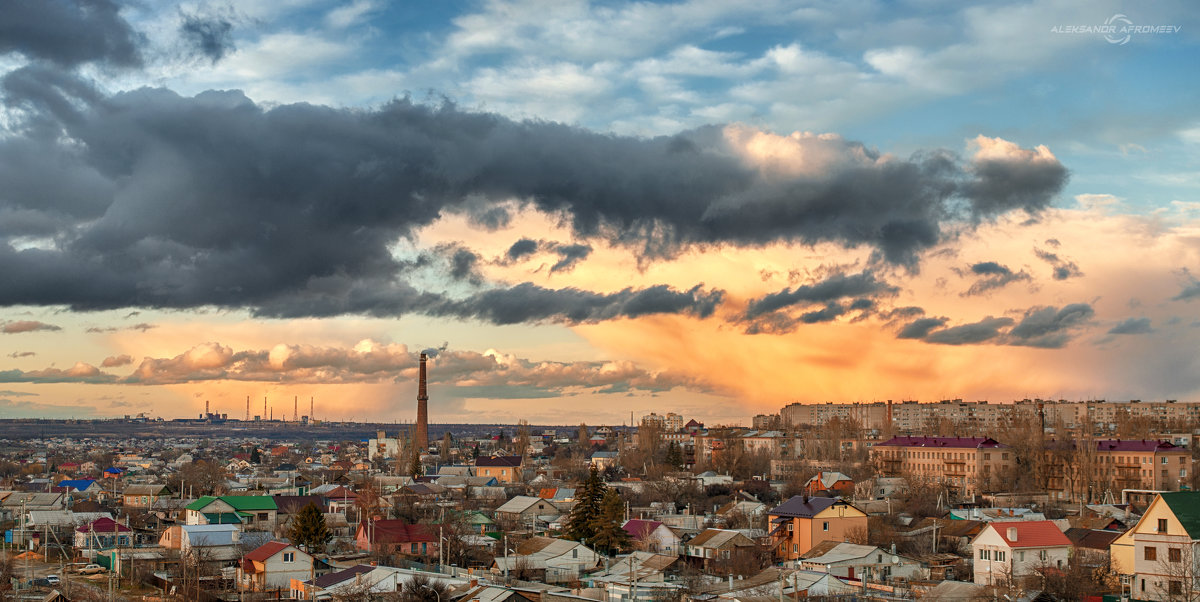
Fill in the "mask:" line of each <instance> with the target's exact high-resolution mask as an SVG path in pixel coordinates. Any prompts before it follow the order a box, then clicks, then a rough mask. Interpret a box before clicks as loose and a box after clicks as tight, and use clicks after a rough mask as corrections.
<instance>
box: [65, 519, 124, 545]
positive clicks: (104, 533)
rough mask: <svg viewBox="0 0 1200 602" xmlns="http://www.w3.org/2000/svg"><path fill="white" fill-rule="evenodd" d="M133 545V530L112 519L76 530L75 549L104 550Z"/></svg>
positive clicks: (95, 522) (99, 520)
mask: <svg viewBox="0 0 1200 602" xmlns="http://www.w3.org/2000/svg"><path fill="white" fill-rule="evenodd" d="M130 545H133V529H130V528H129V527H126V526H125V525H122V524H121V523H119V522H117V521H115V520H113V519H111V518H98V519H96V520H94V521H92V522H90V523H88V524H86V525H81V526H79V527H76V528H75V549H76V550H85V549H88V548H91V549H93V550H103V549H106V548H111V547H114V546H130Z"/></svg>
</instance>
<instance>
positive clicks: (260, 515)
mask: <svg viewBox="0 0 1200 602" xmlns="http://www.w3.org/2000/svg"><path fill="white" fill-rule="evenodd" d="M258 520H267V513H266V512H259V513H258Z"/></svg>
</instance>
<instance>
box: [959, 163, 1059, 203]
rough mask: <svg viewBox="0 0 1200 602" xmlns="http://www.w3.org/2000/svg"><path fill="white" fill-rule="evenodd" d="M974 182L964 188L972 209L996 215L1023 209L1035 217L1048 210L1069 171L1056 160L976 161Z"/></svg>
mask: <svg viewBox="0 0 1200 602" xmlns="http://www.w3.org/2000/svg"><path fill="white" fill-rule="evenodd" d="M973 172H974V175H975V178H974V179H972V180H970V181H969V182H967V183H966V185H965V191H964V192H965V195H966V196H967V198H968V199H970V202H971V207H972V209H973V210H974V211H975V212H976V213H977V214H980V215H995V214H997V213H1002V212H1005V211H1008V210H1010V209H1013V208H1015V207H1020V208H1023V209H1025V210H1026V211H1029V212H1031V213H1035V212H1037V211H1038V210H1040V209H1042V208H1045V207H1046V206H1047V205H1049V204H1050V201H1051V200H1053V198H1054V195H1056V194H1058V193H1059V191H1061V190H1062V187H1063V186H1064V185H1065V184H1066V183H1067V175H1068V174H1067V168H1066V167H1063V165H1062V164H1061V163H1059V162H1058V161H1057V160H1025V159H1022V158H1017V157H1006V158H988V159H982V160H979V161H976V162H975V164H974V166H973Z"/></svg>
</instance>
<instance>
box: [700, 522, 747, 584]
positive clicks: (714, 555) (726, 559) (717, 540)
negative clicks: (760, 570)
mask: <svg viewBox="0 0 1200 602" xmlns="http://www.w3.org/2000/svg"><path fill="white" fill-rule="evenodd" d="M756 550H757V546H756V545H755V544H754V541H753V540H751V539H750V538H749V537H746V536H745V535H742V534H741V533H739V532H738V531H732V530H729V529H705V530H703V531H701V532H700V534H699V535H697V536H695V537H693V538H692V539H691V540H690V541H688V542H687V543H686V545H684V546H683V557H684V558H685V559H686V560H687V561H688V562H689V563H691V564H693V565H696V566H697V567H699V568H701V569H702V570H704V571H706V572H713V573H722V574H723V573H732V572H735V571H734V567H744V566H748V565H750V564H753V562H754V558H753V557H754V553H755V552H756Z"/></svg>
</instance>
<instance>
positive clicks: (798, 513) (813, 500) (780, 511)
mask: <svg viewBox="0 0 1200 602" xmlns="http://www.w3.org/2000/svg"><path fill="white" fill-rule="evenodd" d="M838 501H839V500H838V498H835V497H807V496H803V495H794V496H792V497H791V499H789V500H788V501H786V502H784V503H782V504H780V505H778V506H776V507H775V509H774V510H771V511H770V512H769V513H768V514H771V515H772V516H789V517H793V518H812V517H814V516H816V515H817V514H818V513H820V512H821V511H822V510H824V509H826V508H828V507H830V506H832V505H834V504H835V503H837V502H838Z"/></svg>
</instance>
